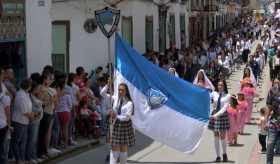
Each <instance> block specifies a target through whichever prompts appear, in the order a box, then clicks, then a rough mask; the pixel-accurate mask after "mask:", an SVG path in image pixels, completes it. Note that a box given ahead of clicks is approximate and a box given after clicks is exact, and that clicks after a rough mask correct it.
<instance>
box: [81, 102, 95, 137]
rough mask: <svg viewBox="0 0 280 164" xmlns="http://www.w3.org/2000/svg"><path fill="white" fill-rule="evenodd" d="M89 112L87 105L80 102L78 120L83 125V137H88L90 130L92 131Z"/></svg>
mask: <svg viewBox="0 0 280 164" xmlns="http://www.w3.org/2000/svg"><path fill="white" fill-rule="evenodd" d="M91 113H92V111H91V110H89V108H88V103H87V102H86V101H83V100H82V101H81V102H80V118H81V123H82V125H83V132H84V136H85V137H88V136H89V135H90V131H91V130H90V129H92V123H91V119H90V114H91Z"/></svg>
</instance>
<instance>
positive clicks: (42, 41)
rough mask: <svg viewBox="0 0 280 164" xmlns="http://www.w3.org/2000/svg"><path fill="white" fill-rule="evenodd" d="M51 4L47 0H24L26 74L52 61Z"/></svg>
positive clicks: (36, 70) (38, 70)
mask: <svg viewBox="0 0 280 164" xmlns="http://www.w3.org/2000/svg"><path fill="white" fill-rule="evenodd" d="M51 5H52V2H51V1H49V0H36V1H30V0H27V1H25V14H26V51H27V53H26V61H27V74H28V75H30V74H31V73H33V72H40V71H41V70H42V68H43V67H44V66H45V65H50V64H51V63H52V60H51V52H52V22H51V16H50V10H51Z"/></svg>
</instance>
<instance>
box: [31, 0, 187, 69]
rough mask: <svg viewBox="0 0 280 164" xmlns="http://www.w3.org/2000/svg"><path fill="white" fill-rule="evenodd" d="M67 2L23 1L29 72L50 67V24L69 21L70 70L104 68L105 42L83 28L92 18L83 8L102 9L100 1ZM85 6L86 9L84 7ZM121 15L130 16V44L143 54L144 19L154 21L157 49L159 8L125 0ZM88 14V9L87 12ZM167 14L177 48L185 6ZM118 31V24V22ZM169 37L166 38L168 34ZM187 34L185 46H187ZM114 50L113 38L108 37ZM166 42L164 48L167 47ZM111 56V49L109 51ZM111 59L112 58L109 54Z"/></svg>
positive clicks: (172, 6)
mask: <svg viewBox="0 0 280 164" xmlns="http://www.w3.org/2000/svg"><path fill="white" fill-rule="evenodd" d="M84 2H85V1H82V0H80V1H69V2H60V3H52V4H51V1H50V0H45V6H44V7H38V0H27V1H26V25H27V26H26V28H27V62H28V66H27V67H28V68H27V69H28V73H29V74H30V73H32V72H38V71H41V70H42V68H43V67H44V66H45V65H47V64H51V53H52V22H53V21H59V20H68V21H70V51H69V63H70V66H69V67H70V71H75V68H76V67H78V66H83V67H85V69H86V70H87V71H90V70H91V69H93V68H95V67H97V66H103V67H104V66H105V65H106V63H107V62H108V57H107V39H106V38H105V36H104V35H103V34H102V32H101V31H100V30H99V29H97V31H96V32H95V33H93V34H88V33H86V32H85V30H84V29H83V25H84V22H85V20H86V19H87V18H93V17H94V15H93V14H88V12H86V9H91V11H92V13H93V12H94V11H95V10H97V9H101V8H103V7H105V4H104V2H103V0H94V1H87V2H89V3H88V4H85V3H84ZM86 6H87V7H86ZM118 8H119V9H120V10H121V15H123V16H133V45H134V47H135V48H136V49H137V50H138V51H139V52H140V53H144V52H145V50H146V47H145V18H146V16H153V19H154V22H153V23H154V50H156V51H158V50H159V22H158V7H157V6H156V5H155V4H154V3H152V2H148V1H140V0H126V1H123V2H121V3H120V4H118ZM87 11H88V10H87ZM169 13H174V14H175V16H176V18H175V21H176V45H177V47H180V44H181V43H180V42H181V40H180V14H182V13H185V15H186V33H187V32H188V22H189V13H187V12H186V6H183V5H179V4H175V3H172V4H171V6H170V9H169ZM119 29H121V22H120V23H119ZM167 38H168V35H167ZM188 39H189V37H188V35H187V44H188ZM111 43H112V47H114V37H112V38H111ZM168 44H169V42H168V39H167V47H168ZM112 54H114V49H113V48H112ZM112 56H113V55H112Z"/></svg>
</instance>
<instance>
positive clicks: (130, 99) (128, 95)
mask: <svg viewBox="0 0 280 164" xmlns="http://www.w3.org/2000/svg"><path fill="white" fill-rule="evenodd" d="M120 86H123V87H124V88H125V90H126V94H125V97H126V98H127V99H128V100H129V101H131V102H132V106H133V109H132V110H133V111H132V115H134V103H133V100H132V98H131V96H130V92H129V89H128V86H127V84H126V83H120V84H119V87H120Z"/></svg>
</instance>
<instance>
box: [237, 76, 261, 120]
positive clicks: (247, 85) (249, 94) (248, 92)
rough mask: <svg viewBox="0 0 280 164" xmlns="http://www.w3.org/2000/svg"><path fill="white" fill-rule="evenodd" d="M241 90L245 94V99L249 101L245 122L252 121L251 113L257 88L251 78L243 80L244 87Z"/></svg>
mask: <svg viewBox="0 0 280 164" xmlns="http://www.w3.org/2000/svg"><path fill="white" fill-rule="evenodd" d="M241 92H242V93H243V94H244V95H245V99H246V101H247V103H248V110H247V111H246V112H245V117H246V118H245V122H246V123H250V121H251V115H252V111H253V99H254V97H255V96H256V95H257V94H256V89H255V88H254V86H253V84H252V82H251V81H250V80H246V81H245V82H243V87H242V88H241Z"/></svg>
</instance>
